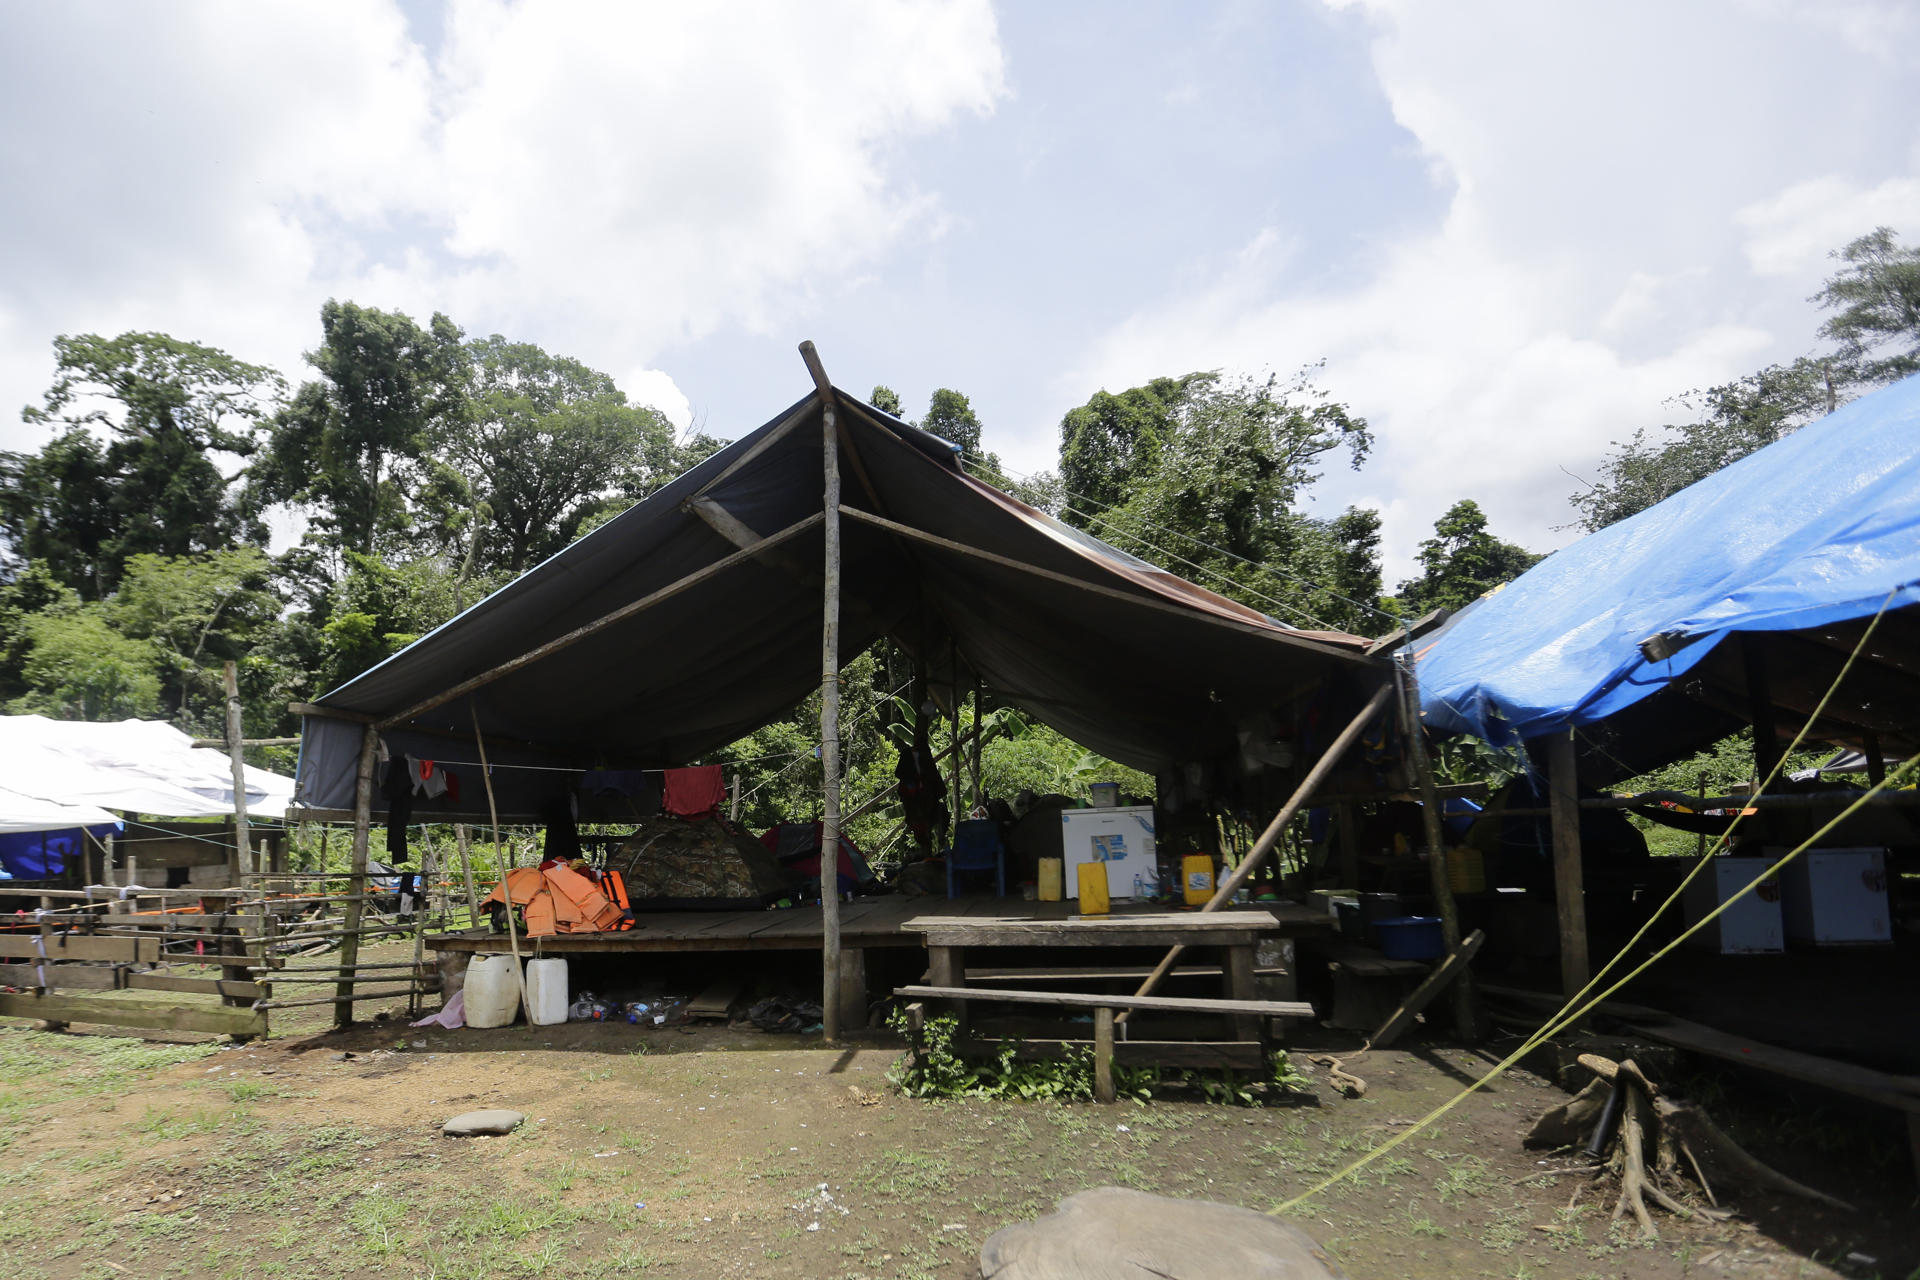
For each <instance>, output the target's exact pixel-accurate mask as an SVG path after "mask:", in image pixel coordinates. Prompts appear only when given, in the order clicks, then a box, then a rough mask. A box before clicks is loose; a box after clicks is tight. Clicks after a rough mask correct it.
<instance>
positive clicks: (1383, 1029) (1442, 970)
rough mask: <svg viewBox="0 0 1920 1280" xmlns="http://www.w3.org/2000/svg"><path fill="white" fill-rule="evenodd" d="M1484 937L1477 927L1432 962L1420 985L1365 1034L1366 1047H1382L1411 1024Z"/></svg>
mask: <svg viewBox="0 0 1920 1280" xmlns="http://www.w3.org/2000/svg"><path fill="white" fill-rule="evenodd" d="M1486 940H1487V935H1486V934H1484V933H1482V932H1481V931H1480V930H1478V929H1475V930H1474V931H1473V932H1472V933H1470V934H1468V935H1467V936H1466V938H1465V940H1464V941H1462V942H1461V943H1460V945H1459V946H1457V947H1455V948H1454V949H1453V951H1452V952H1451V953H1450V954H1449V955H1448V956H1447V958H1446V959H1444V960H1442V961H1441V962H1440V963H1439V964H1437V965H1435V966H1434V968H1433V972H1432V973H1430V974H1428V975H1427V976H1426V977H1425V978H1424V979H1422V981H1421V983H1420V985H1419V986H1417V987H1415V988H1414V989H1413V994H1412V995H1409V996H1408V997H1407V998H1406V1000H1405V1001H1404V1002H1403V1003H1402V1004H1401V1006H1400V1007H1399V1008H1398V1009H1395V1010H1394V1011H1393V1013H1392V1015H1391V1016H1390V1017H1388V1019H1387V1020H1386V1021H1385V1022H1383V1023H1381V1024H1380V1029H1379V1030H1378V1031H1376V1032H1374V1033H1373V1034H1372V1035H1370V1036H1368V1037H1367V1045H1366V1047H1367V1048H1369V1049H1385V1048H1388V1047H1389V1046H1391V1045H1392V1044H1393V1042H1394V1041H1396V1040H1398V1039H1399V1038H1400V1037H1401V1036H1402V1035H1403V1034H1404V1033H1405V1032H1406V1029H1407V1028H1408V1027H1410V1026H1412V1025H1413V1020H1414V1018H1415V1017H1417V1016H1418V1015H1419V1013H1420V1011H1421V1010H1422V1009H1424V1008H1426V1007H1427V1006H1428V1005H1429V1004H1432V1003H1433V998H1434V997H1435V996H1437V995H1439V994H1440V993H1441V992H1442V991H1444V990H1446V988H1447V985H1448V984H1449V983H1451V982H1452V981H1453V980H1454V979H1455V978H1456V977H1464V976H1465V975H1466V972H1467V965H1468V963H1469V962H1471V961H1472V959H1473V957H1474V953H1475V952H1477V951H1479V950H1480V944H1481V943H1483V942H1485V941H1486Z"/></svg>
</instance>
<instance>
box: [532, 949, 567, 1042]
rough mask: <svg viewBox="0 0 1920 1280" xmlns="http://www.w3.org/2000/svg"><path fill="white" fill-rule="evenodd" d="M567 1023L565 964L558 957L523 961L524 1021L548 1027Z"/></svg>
mask: <svg viewBox="0 0 1920 1280" xmlns="http://www.w3.org/2000/svg"><path fill="white" fill-rule="evenodd" d="M566 1020H567V962H566V961H565V960H563V959H561V958H560V957H558V956H550V957H548V958H547V959H544V960H529V961H527V1021H528V1022H530V1023H532V1024H533V1025H534V1026H536V1027H550V1026H552V1025H553V1024H554V1023H556V1022H565V1021H566Z"/></svg>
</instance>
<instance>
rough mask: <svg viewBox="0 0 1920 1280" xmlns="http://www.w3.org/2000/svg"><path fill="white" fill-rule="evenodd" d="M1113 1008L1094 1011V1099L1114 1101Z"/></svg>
mask: <svg viewBox="0 0 1920 1280" xmlns="http://www.w3.org/2000/svg"><path fill="white" fill-rule="evenodd" d="M1118 1097H1119V1095H1118V1094H1117V1093H1116V1092H1115V1091H1114V1087H1113V1010H1112V1009H1104V1008H1103V1009H1095V1010H1094V1011H1093V1100H1094V1101H1095V1102H1113V1101H1114V1100H1116V1099H1117V1098H1118Z"/></svg>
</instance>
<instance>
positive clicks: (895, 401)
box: [867, 386, 907, 422]
mask: <svg viewBox="0 0 1920 1280" xmlns="http://www.w3.org/2000/svg"><path fill="white" fill-rule="evenodd" d="M867 403H868V404H870V405H872V406H873V407H874V408H876V409H878V410H879V411H880V412H882V413H890V414H892V415H893V416H894V417H896V418H899V419H900V420H901V421H903V422H904V421H905V420H906V416H907V410H906V406H905V405H903V404H901V403H900V393H899V392H897V391H895V390H894V389H893V388H892V387H889V386H878V387H875V388H874V389H873V394H872V395H870V396H868V397H867Z"/></svg>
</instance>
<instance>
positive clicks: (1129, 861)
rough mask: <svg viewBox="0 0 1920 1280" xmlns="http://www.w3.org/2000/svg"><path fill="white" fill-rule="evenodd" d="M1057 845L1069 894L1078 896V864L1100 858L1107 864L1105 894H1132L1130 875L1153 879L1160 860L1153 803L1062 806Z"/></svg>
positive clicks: (1115, 896)
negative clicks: (1156, 853)
mask: <svg viewBox="0 0 1920 1280" xmlns="http://www.w3.org/2000/svg"><path fill="white" fill-rule="evenodd" d="M1060 847H1061V854H1062V856H1063V857H1064V858H1065V859H1066V865H1065V867H1064V868H1063V869H1064V870H1065V872H1066V880H1067V883H1066V885H1065V886H1064V887H1065V889H1066V892H1067V896H1068V897H1069V898H1078V897H1079V896H1080V865H1081V864H1082V863H1086V862H1100V863H1104V864H1106V868H1107V896H1108V897H1109V898H1115V899H1118V898H1131V897H1133V878H1134V877H1135V876H1143V877H1145V878H1146V880H1147V882H1148V883H1153V882H1154V881H1155V879H1156V878H1157V876H1158V875H1159V870H1160V864H1159V862H1158V861H1157V860H1156V858H1155V856H1154V848H1153V806H1152V805H1141V806H1139V807H1137V808H1127V809H1062V810H1061V811H1060Z"/></svg>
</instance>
